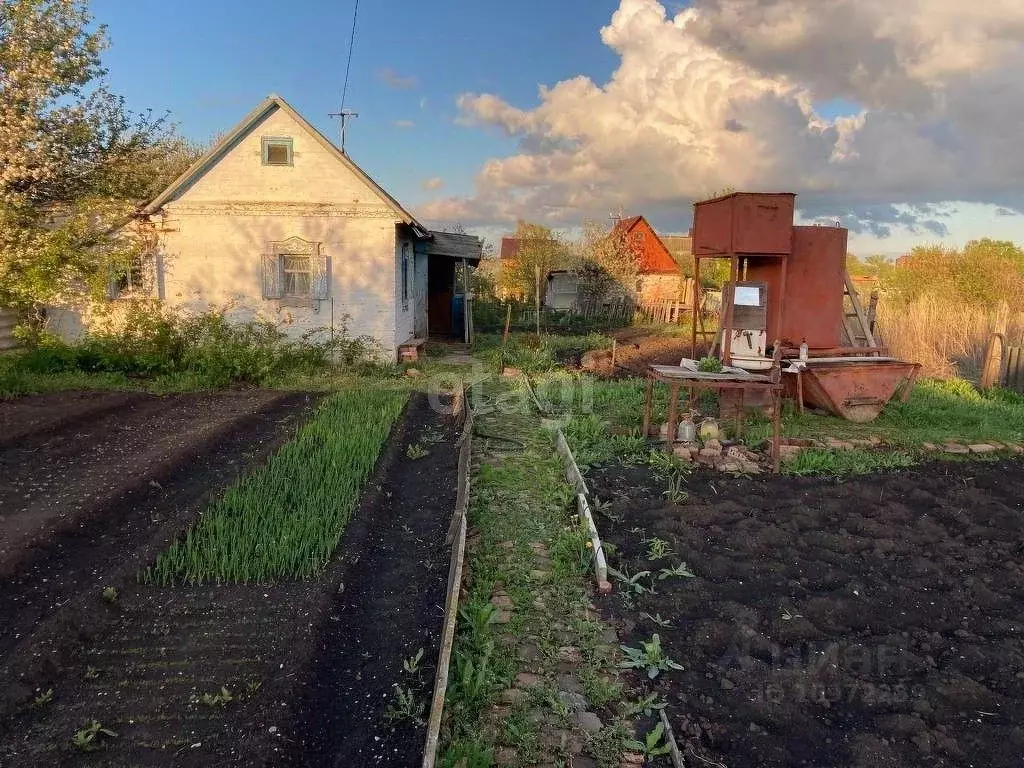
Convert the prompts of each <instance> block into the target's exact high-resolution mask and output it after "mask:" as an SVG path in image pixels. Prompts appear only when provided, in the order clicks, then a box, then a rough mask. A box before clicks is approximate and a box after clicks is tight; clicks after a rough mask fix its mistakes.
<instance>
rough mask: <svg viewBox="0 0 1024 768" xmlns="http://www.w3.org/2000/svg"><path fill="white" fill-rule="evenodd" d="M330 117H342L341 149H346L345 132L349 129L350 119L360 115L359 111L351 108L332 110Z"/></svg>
mask: <svg viewBox="0 0 1024 768" xmlns="http://www.w3.org/2000/svg"><path fill="white" fill-rule="evenodd" d="M328 117H340V118H341V151H342V152H344V151H345V133H346V131H347V130H348V121H349V120H352V119H353V118H356V117H359V113H358V112H353V111H352V110H351V109H345V108H344V107H343V108H342V110H341V112H331V113H330V114H329V115H328Z"/></svg>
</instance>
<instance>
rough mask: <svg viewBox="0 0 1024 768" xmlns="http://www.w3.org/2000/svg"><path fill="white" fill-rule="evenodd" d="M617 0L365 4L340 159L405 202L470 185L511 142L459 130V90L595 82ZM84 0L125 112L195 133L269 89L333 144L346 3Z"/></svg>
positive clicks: (516, 97) (241, 112)
mask: <svg viewBox="0 0 1024 768" xmlns="http://www.w3.org/2000/svg"><path fill="white" fill-rule="evenodd" d="M616 6H617V3H616V2H613V1H612V0H576V1H575V2H566V1H564V0H559V2H556V3H552V2H549V1H548V0H517V2H515V3H501V4H499V3H491V2H479V0H445V2H440V3H425V2H421V1H414V0H363V1H362V2H361V3H360V7H359V22H358V26H357V30H356V44H355V49H354V55H353V58H352V73H351V77H350V83H349V96H348V107H349V108H351V109H354V110H356V111H357V112H358V113H359V118H358V119H356V120H355V121H353V123H352V124H351V129H350V131H349V134H348V151H349V154H350V155H351V156H352V157H353V158H354V159H355V160H356V162H358V163H359V164H360V165H362V166H363V167H364V168H365V169H366V170H367V171H368V172H369V173H370V174H371V175H372V176H374V177H375V178H376V179H377V180H378V181H379V182H381V184H383V185H384V186H385V187H386V188H387V189H388V190H389V191H390V192H391V193H392V194H394V195H395V196H396V197H398V198H399V199H400V200H401V201H402V202H403V203H405V204H407V205H410V206H415V205H416V204H418V203H419V202H421V201H423V200H424V199H426V197H427V196H428V193H427V192H425V191H424V190H423V189H422V186H421V185H422V183H423V182H424V181H426V180H427V179H431V178H441V179H443V181H444V184H445V186H444V187H443V191H444V193H449V194H467V193H469V192H470V191H471V181H472V178H473V176H474V174H475V173H476V171H477V170H478V169H479V168H480V166H481V165H482V164H483V162H484V161H485V160H486V159H487V158H488V157H491V156H493V155H500V154H504V153H506V152H508V151H509V147H510V144H511V142H510V141H509V140H508V139H506V138H504V137H500V136H499V135H498V134H497V133H496V132H495V133H491V132H486V131H480V130H476V129H471V128H468V127H464V126H459V125H456V124H455V117H456V114H457V109H456V104H455V102H456V99H457V97H458V96H459V94H461V93H464V92H466V91H485V90H486V91H491V90H496V91H498V92H500V93H501V94H502V95H503V96H504V97H505V98H508V99H510V100H512V101H513V102H519V103H532V102H535V101H536V99H537V88H538V84H539V83H554V82H557V81H558V80H560V79H563V78H566V77H570V76H573V75H575V74H577V73H578V72H581V71H585V72H587V73H589V74H591V75H592V76H594V77H599V78H606V77H607V76H608V75H609V74H610V73H611V71H612V70H613V68H614V66H615V64H616V59H615V57H614V56H613V55H612V53H611V52H610V51H609V50H608V49H607V48H605V47H604V46H603V45H601V43H600V39H599V30H600V28H601V26H602V25H604V24H606V23H607V21H608V19H609V18H610V17H611V14H612V12H613V11H614V10H615V7H616ZM91 7H92V12H93V15H94V16H95V18H96V21H97V22H99V23H103V24H106V25H107V26H108V28H109V29H108V33H109V37H110V40H111V48H110V50H109V51H108V52H107V54H106V56H105V63H106V65H107V67H108V69H109V80H110V83H111V85H112V87H113V89H114V91H115V92H116V93H120V94H122V95H124V96H126V97H127V99H128V102H129V105H130V106H131V107H132V108H133V109H136V110H138V109H143V108H147V107H152V108H153V109H155V110H164V109H169V110H171V112H172V113H173V116H174V118H175V120H177V121H178V123H179V124H180V129H181V132H182V133H183V134H184V135H186V136H188V137H189V138H192V139H197V140H201V141H206V140H208V139H209V138H210V137H211V136H213V135H215V134H216V133H218V132H224V131H227V130H229V129H230V128H231V127H232V126H233V125H234V124H235V123H237V122H238V120H240V119H241V118H242V117H244V116H245V114H246V113H247V112H248V111H249V110H250V109H252V107H254V106H255V105H256V104H258V103H259V102H260V101H261V100H262V99H263V98H264V97H265V96H266V95H267V94H269V93H271V92H276V93H278V94H279V95H281V96H283V97H284V98H285V99H287V100H288V101H289V102H290V103H291V104H292V105H293V106H294V107H295V108H296V109H298V110H299V111H300V112H301V113H302V114H303V115H304V116H305V117H306V118H307V119H309V120H310V122H312V123H313V124H314V125H316V126H317V127H318V128H319V129H320V130H321V131H323V132H324V133H325V134H326V135H327V136H329V137H331V138H332V139H333V140H335V141H338V136H339V125H338V121H337V120H332V119H330V118H328V117H327V115H328V114H329V113H331V112H337V111H338V108H339V106H340V99H341V90H342V84H343V81H344V74H345V59H346V55H347V51H348V41H349V32H350V29H351V24H352V10H353V2H352V1H351V0H338V1H337V2H327V1H326V0H319V1H318V0H291V2H288V3H281V2H279V1H277V0H275V1H271V0H244V1H243V0H206V2H199V1H198V0H179V2H177V3H175V4H173V5H171V6H169V5H167V4H166V3H163V2H155V1H154V0H132V2H126V0H92V5H91ZM538 19H543V20H544V21H543V23H537V21H536V20H538ZM389 75H393V77H389ZM389 80H390V81H391V82H390V84H389V82H388V81H389ZM404 80H409V82H402V81H404ZM401 121H408V122H411V123H414V125H413V126H411V127H400V124H401Z"/></svg>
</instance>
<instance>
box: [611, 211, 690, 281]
mask: <svg viewBox="0 0 1024 768" xmlns="http://www.w3.org/2000/svg"><path fill="white" fill-rule="evenodd" d="M614 231H615V233H616V234H618V235H620V236H623V237H625V238H626V240H627V242H628V243H629V244H630V246H631V247H632V249H633V251H634V253H636V257H637V271H638V272H639V273H640V274H641V275H650V274H673V275H678V274H679V266H678V265H677V264H676V262H675V259H673V258H672V254H671V253H670V252H669V250H668V248H667V247H665V243H663V242H662V241H661V238H660V237H658V233H657V232H655V231H654V227H652V226H651V225H650V223H648V221H647V219H645V218H644V217H643V216H630V217H629V218H628V219H621V220H620V221H618V222H617V223H616V224H615V229H614Z"/></svg>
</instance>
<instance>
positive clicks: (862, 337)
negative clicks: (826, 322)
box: [843, 270, 878, 348]
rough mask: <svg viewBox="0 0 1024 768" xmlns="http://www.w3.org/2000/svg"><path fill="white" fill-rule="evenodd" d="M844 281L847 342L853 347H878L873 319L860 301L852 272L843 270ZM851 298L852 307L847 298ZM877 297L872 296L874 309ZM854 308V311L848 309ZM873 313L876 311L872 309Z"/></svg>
mask: <svg viewBox="0 0 1024 768" xmlns="http://www.w3.org/2000/svg"><path fill="white" fill-rule="evenodd" d="M843 282H844V284H845V289H844V291H843V315H844V317H843V330H844V331H845V332H846V339H847V342H848V343H849V344H850V346H851V347H872V348H877V347H878V341H877V340H876V339H875V334H874V333H873V332H872V331H871V325H872V323H871V320H870V319H869V318H868V314H867V313H866V312H865V311H864V307H863V306H862V305H861V303H860V297H859V296H858V295H857V289H856V288H854V286H853V281H852V280H851V279H850V273H849V272H846V271H845V270H844V271H843ZM847 299H849V300H850V302H849V303H850V307H849V308H848V307H847V305H846V300H847ZM874 302H875V299H874V298H872V310H873V309H874ZM850 308H852V310H853V311H852V312H851V311H848V309H850ZM872 314H874V312H873V311H872Z"/></svg>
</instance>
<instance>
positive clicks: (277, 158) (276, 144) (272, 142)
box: [263, 136, 293, 165]
mask: <svg viewBox="0 0 1024 768" xmlns="http://www.w3.org/2000/svg"><path fill="white" fill-rule="evenodd" d="M263 164H264V165H292V164H293V157H292V140H291V138H289V137H286V136H264V137H263Z"/></svg>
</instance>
